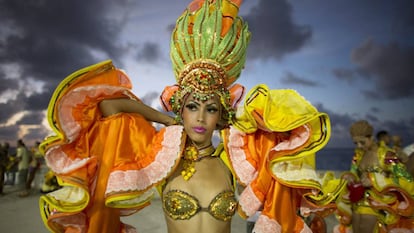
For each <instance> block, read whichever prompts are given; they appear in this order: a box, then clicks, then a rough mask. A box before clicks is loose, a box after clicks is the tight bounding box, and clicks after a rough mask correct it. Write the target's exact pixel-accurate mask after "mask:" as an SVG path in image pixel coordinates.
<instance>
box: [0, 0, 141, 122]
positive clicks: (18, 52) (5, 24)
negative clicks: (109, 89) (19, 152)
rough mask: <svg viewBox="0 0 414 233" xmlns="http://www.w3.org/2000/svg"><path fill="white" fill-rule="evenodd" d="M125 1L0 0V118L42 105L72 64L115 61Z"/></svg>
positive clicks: (120, 48)
mask: <svg viewBox="0 0 414 233" xmlns="http://www.w3.org/2000/svg"><path fill="white" fill-rule="evenodd" d="M131 4H136V3H134V2H133V1H128V0H121V1H111V0H102V1H97V0H92V1H81V0H73V1H65V2H64V3H62V2H61V1H54V0H43V1H25V0H15V1H0V9H1V10H0V12H1V13H0V82H1V86H0V97H1V98H2V101H1V103H0V106H1V107H2V113H1V114H0V123H4V122H6V121H8V120H9V119H10V117H12V116H14V115H16V114H17V113H19V112H20V111H23V110H26V111H27V110H34V111H40V110H44V109H46V108H47V106H48V103H49V100H50V97H51V95H52V91H53V90H54V89H55V88H56V86H57V84H58V83H59V82H61V81H62V80H63V79H64V78H65V77H66V76H68V75H69V74H71V73H72V72H73V71H75V70H77V69H80V68H82V67H86V66H88V65H91V64H94V63H96V62H99V61H102V60H104V59H108V58H111V59H113V60H116V61H117V63H118V64H119V63H121V59H122V58H123V55H124V54H125V51H126V48H125V47H123V46H122V45H121V43H120V42H119V37H120V35H121V32H122V29H123V26H124V23H125V21H126V20H127V19H128V15H129V11H130V10H132V9H134V8H133V7H129V6H130V5H131ZM33 114H35V115H36V113H33ZM33 120H36V121H39V120H40V119H38V118H34V119H33Z"/></svg>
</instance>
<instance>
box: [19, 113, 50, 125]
mask: <svg viewBox="0 0 414 233" xmlns="http://www.w3.org/2000/svg"><path fill="white" fill-rule="evenodd" d="M44 118H45V115H44V113H43V112H29V113H28V114H26V115H25V116H24V117H22V119H20V120H19V121H17V122H16V124H17V125H40V124H41V123H42V121H43V119H44Z"/></svg>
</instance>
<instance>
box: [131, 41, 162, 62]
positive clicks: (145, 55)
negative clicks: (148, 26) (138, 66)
mask: <svg viewBox="0 0 414 233" xmlns="http://www.w3.org/2000/svg"><path fill="white" fill-rule="evenodd" d="M161 54H162V53H161V49H160V47H159V45H158V44H156V43H153V42H146V43H144V44H143V46H142V48H141V49H140V50H139V51H138V55H137V57H136V58H137V60H138V61H145V62H149V63H153V62H156V61H157V60H158V59H159V58H160V57H161Z"/></svg>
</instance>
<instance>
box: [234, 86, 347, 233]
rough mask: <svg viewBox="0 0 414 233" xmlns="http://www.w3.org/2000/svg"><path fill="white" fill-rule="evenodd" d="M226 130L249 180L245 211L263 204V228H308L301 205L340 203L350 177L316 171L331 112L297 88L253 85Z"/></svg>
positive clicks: (307, 208) (239, 170) (325, 207)
mask: <svg viewBox="0 0 414 233" xmlns="http://www.w3.org/2000/svg"><path fill="white" fill-rule="evenodd" d="M226 136H227V140H228V151H229V157H230V160H231V161H232V165H233V168H234V171H235V173H236V175H237V176H238V179H239V181H240V183H242V184H245V185H246V189H245V191H244V192H243V193H242V194H241V196H240V206H241V209H240V213H241V215H242V216H243V215H244V216H251V215H253V214H255V213H256V211H258V210H259V208H261V207H263V210H262V212H261V213H262V214H261V216H260V217H259V220H258V222H256V226H255V227H256V228H257V230H258V231H259V232H286V233H287V232H289V233H291V232H306V231H309V228H308V227H307V226H306V224H305V223H304V222H303V219H302V216H299V215H298V214H297V212H298V211H299V210H300V211H303V214H305V215H306V214H309V213H310V212H314V211H317V212H319V213H320V214H327V213H330V211H331V210H332V209H334V208H335V203H334V200H335V198H336V196H337V195H338V194H339V193H340V192H341V191H342V189H343V188H344V187H345V182H343V181H342V180H340V179H336V178H335V176H334V174H333V173H327V174H325V175H323V176H322V177H321V176H320V175H319V174H317V173H316V171H315V154H316V152H317V151H318V150H320V149H321V148H322V147H323V146H325V145H326V143H327V142H328V140H329V137H330V122H329V117H328V115H327V114H325V113H321V112H318V111H317V109H316V108H315V107H313V106H312V105H311V104H310V103H309V102H308V101H307V100H305V99H304V98H303V97H302V96H300V95H299V94H298V93H297V92H296V91H294V90H269V88H268V87H267V86H266V85H264V84H261V85H258V86H256V87H254V88H253V89H252V90H251V91H250V92H249V93H248V95H247V96H246V99H245V100H244V106H243V107H242V108H240V109H238V111H237V114H236V121H235V123H234V127H233V128H231V129H230V130H229V131H228V132H227V135H226ZM265 225H266V226H265Z"/></svg>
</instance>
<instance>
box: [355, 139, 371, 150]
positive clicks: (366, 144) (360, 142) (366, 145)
mask: <svg viewBox="0 0 414 233" xmlns="http://www.w3.org/2000/svg"><path fill="white" fill-rule="evenodd" d="M352 141H354V144H355V146H356V148H358V149H361V150H364V151H367V150H369V149H370V148H371V146H372V143H374V140H373V138H372V137H366V136H354V137H352Z"/></svg>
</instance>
